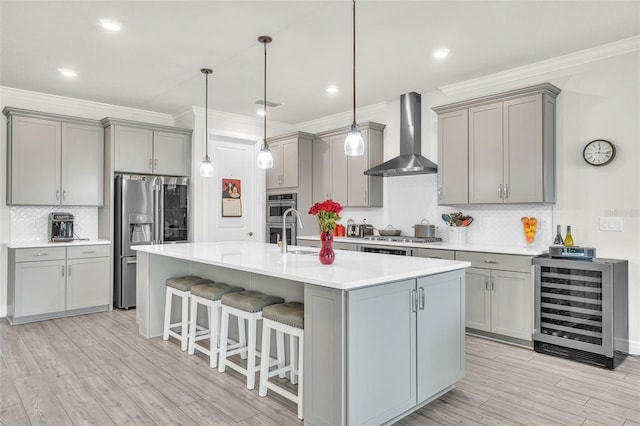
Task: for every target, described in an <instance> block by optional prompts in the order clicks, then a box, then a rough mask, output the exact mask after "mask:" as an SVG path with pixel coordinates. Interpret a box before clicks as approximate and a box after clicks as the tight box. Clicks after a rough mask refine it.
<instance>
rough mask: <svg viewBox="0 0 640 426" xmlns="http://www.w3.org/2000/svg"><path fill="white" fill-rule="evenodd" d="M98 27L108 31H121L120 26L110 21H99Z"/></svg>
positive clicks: (118, 23)
mask: <svg viewBox="0 0 640 426" xmlns="http://www.w3.org/2000/svg"><path fill="white" fill-rule="evenodd" d="M100 26H101V27H102V28H104V29H105V30H109V31H120V29H122V24H121V23H120V22H118V21H114V20H112V19H101V20H100Z"/></svg>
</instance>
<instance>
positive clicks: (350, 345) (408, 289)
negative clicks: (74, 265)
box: [136, 242, 470, 425]
mask: <svg viewBox="0 0 640 426" xmlns="http://www.w3.org/2000/svg"><path fill="white" fill-rule="evenodd" d="M136 250H137V252H138V253H137V256H138V264H137V284H138V289H137V312H136V319H137V322H138V324H139V327H140V332H141V333H142V334H143V335H145V336H146V337H148V338H149V337H157V336H160V335H161V334H162V316H163V313H164V294H165V293H164V288H165V280H166V279H167V278H170V277H175V276H180V275H199V276H202V277H206V278H210V279H213V280H215V281H222V282H226V283H228V284H232V285H238V286H241V287H244V288H245V289H252V290H258V291H262V292H264V293H267V294H273V295H277V296H281V297H283V298H284V299H285V301H304V303H305V315H304V324H305V343H304V349H305V355H304V358H305V359H304V374H305V380H304V387H305V388H304V401H305V405H304V416H305V423H306V424H313V425H344V424H349V425H359V424H376V425H377V424H386V423H391V422H393V421H396V420H398V419H400V418H402V417H404V416H406V415H407V414H409V413H411V412H412V411H414V410H416V409H417V408H419V407H421V406H423V405H425V404H427V403H428V402H429V401H431V400H433V399H435V398H437V397H439V396H440V395H442V394H444V393H446V392H448V391H449V390H451V389H452V388H453V386H454V384H455V382H456V381H457V380H459V379H460V378H462V377H463V375H464V268H466V267H468V266H469V265H470V264H469V263H468V262H460V261H453V260H443V259H424V258H413V257H402V256H389V255H380V254H369V253H358V252H353V253H352V252H339V253H338V254H337V256H336V260H335V262H334V263H333V264H332V265H322V264H321V263H320V262H319V260H318V256H317V250H316V249H313V248H308V247H296V246H290V247H289V253H287V254H282V253H280V249H279V247H277V246H275V245H272V244H265V243H253V242H220V243H189V244H173V245H151V246H138V247H136ZM211 374H217V373H216V372H214V371H212V373H211Z"/></svg>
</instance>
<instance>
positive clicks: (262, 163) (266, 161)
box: [258, 36, 273, 169]
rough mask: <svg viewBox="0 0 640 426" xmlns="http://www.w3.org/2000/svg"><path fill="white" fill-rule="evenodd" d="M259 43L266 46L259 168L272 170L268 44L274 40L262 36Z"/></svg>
mask: <svg viewBox="0 0 640 426" xmlns="http://www.w3.org/2000/svg"><path fill="white" fill-rule="evenodd" d="M258 41H259V42H260V43H262V44H263V45H264V97H263V98H262V100H263V104H264V139H263V140H262V148H261V149H260V153H259V154H258V168H259V169H272V168H273V156H272V155H271V150H270V149H269V144H268V143H267V44H268V43H271V41H272V38H271V37H269V36H260V37H258Z"/></svg>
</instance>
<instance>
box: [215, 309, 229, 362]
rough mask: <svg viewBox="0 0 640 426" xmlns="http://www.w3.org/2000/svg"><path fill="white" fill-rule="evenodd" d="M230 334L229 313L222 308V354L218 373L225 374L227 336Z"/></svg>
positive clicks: (220, 354)
mask: <svg viewBox="0 0 640 426" xmlns="http://www.w3.org/2000/svg"><path fill="white" fill-rule="evenodd" d="M228 334H229V312H228V311H227V310H226V309H225V307H224V306H223V307H222V313H221V320H220V353H219V360H218V371H219V372H221V373H224V367H225V358H226V357H227V343H228V342H227V336H228Z"/></svg>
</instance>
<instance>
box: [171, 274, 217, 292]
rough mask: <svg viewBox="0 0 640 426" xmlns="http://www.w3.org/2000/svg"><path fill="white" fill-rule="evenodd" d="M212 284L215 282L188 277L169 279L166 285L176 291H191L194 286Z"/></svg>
mask: <svg viewBox="0 0 640 426" xmlns="http://www.w3.org/2000/svg"><path fill="white" fill-rule="evenodd" d="M212 282H213V281H211V280H209V279H206V278H200V277H197V276H195V275H188V276H186V277H176V278H169V279H167V281H166V284H167V286H169V287H173V288H175V289H176V290H180V291H189V290H191V287H193V286H194V285H198V284H207V283H212Z"/></svg>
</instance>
